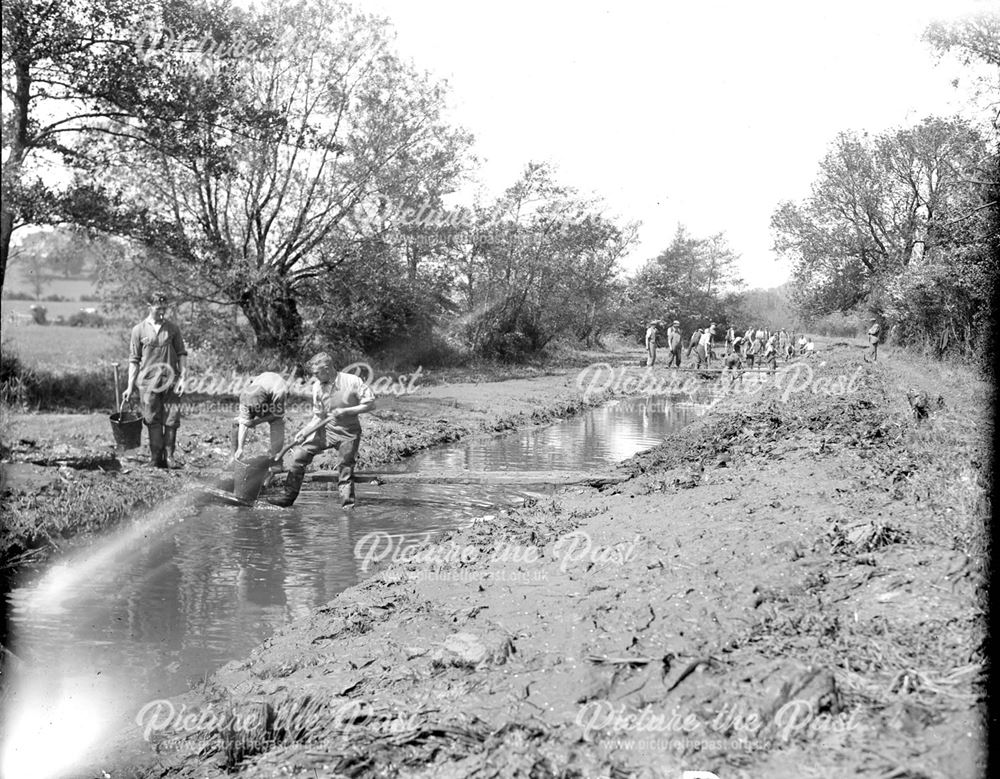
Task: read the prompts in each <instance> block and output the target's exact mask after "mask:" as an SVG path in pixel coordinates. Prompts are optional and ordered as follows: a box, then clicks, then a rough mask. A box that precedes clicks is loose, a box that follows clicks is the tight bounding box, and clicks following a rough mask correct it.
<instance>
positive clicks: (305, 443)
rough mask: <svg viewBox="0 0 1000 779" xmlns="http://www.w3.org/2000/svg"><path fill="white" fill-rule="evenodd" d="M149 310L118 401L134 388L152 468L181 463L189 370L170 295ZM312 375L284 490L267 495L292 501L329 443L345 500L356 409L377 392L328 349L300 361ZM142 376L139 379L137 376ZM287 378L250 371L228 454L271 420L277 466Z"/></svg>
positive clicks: (239, 452) (240, 449) (134, 340)
mask: <svg viewBox="0 0 1000 779" xmlns="http://www.w3.org/2000/svg"><path fill="white" fill-rule="evenodd" d="M148 304H149V315H148V316H147V317H146V319H144V320H143V321H141V322H140V323H139V324H137V325H136V326H135V327H134V328H133V329H132V337H131V341H130V346H129V372H128V383H127V384H126V386H125V391H124V392H123V393H122V400H123V402H125V401H129V400H131V398H132V396H133V394H138V397H139V405H140V407H141V411H142V417H143V422H144V423H145V425H146V429H147V431H148V438H149V451H150V464H151V465H152V466H154V467H157V468H180V467H182V465H181V463H180V461H179V460H178V459H177V456H176V450H177V429H178V427H180V423H181V396H182V395H183V394H184V382H185V373H186V371H187V349H186V348H185V346H184V339H183V338H182V337H181V331H180V328H179V327H178V326H177V325H176V324H174V323H173V322H171V321H170V320H168V319H167V318H166V312H167V309H168V308H169V300H168V298H167V296H166V295H165V294H163V293H154V294H152V295H150V296H149V298H148ZM305 372H306V374H307V375H308V376H309V377H310V378H311V381H312V387H311V394H312V419H311V420H310V422H309V424H307V425H306V426H305V427H304V428H302V430H301V431H300V432H298V433H297V434H296V435H295V437H294V438H293V441H294V443H295V446H294V447H292V449H291V452H290V454H291V461H292V463H291V466H290V467H289V468H288V473H287V476H286V479H285V486H284V491H283V492H282V493H281V494H279V495H276V496H274V497H271V498H268V501H269V502H271V503H273V504H275V505H276V506H291V505H292V503H294V502H295V499H296V498H297V497H298V495H299V491H300V489H301V487H302V482H303V479H304V477H305V471H306V468H307V467H308V465H309V464H310V463H311V462H312V461H313V458H314V457H315V456H316V455H318V454H319V453H320V452H323V451H325V450H327V449H336V450H337V455H338V466H337V469H338V485H337V486H338V492H339V494H340V498H341V502H342V505H343V506H345V507H351V506H353V505H354V502H355V492H354V465H355V462H356V461H357V456H358V447H359V445H360V443H361V423H360V422H359V421H358V416H359V415H360V414H364V413H367V412H369V411H372V410H373V409H374V408H375V395H374V393H373V392H372V389H371V387H369V386H368V385H367V384H366V383H365V382H364V381H362V380H361V378H359V377H358V376H355V375H353V374H350V373H343V372H341V371H338V370H337V369H336V368H335V367H334V364H333V359H332V358H331V357H330V355H328V354H326V353H325V352H320V353H319V354H317V355H315V356H314V357H313V358H312V359H310V360H309V362H307V363H306V365H305ZM140 379H141V381H140ZM289 389H290V388H289V386H288V382H286V381H285V379H284V378H283V377H282V376H281V375H280V374H278V373H273V372H264V373H261V374H259V375H258V376H255V377H254V378H253V379H252V380H251V381H250V382H249V383H248V384H247V386H246V387H245V389H244V390H243V391H242V392H241V393H240V397H239V411H238V414H237V417H236V419H234V420H233V426H232V445H233V450H232V453H233V456H234V458H235V459H237V460H239V459H241V458H242V457H243V453H244V446H245V445H246V439H247V433H248V431H249V430H250V429H252V428H254V427H256V426H258V425H260V424H263V423H265V422H266V423H268V424H269V426H270V431H269V432H270V453H271V456H272V458H274V466H273V470H274V471H280V470H282V468H281V465H280V462H279V460H278V455H279V454H280V453H281V451H282V450H283V449H284V445H285V419H284V417H285V405H286V401H287V398H288V394H289Z"/></svg>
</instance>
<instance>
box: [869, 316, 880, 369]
mask: <svg viewBox="0 0 1000 779" xmlns="http://www.w3.org/2000/svg"><path fill="white" fill-rule="evenodd" d="M881 331H882V328H880V327H879V325H878V319H876V318H875V317H872V326H871V327H869V328H868V345H869V346H871V353H870V354H866V355H865V362H869V361H870V362H878V338H879V333H880V332H881ZM869 357H870V358H871V359H870V360H869Z"/></svg>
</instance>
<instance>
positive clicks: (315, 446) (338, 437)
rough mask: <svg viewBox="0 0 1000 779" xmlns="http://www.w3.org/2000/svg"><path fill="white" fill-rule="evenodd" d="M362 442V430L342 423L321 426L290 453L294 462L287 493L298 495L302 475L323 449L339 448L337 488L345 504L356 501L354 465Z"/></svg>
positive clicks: (286, 481) (294, 496) (286, 482)
mask: <svg viewBox="0 0 1000 779" xmlns="http://www.w3.org/2000/svg"><path fill="white" fill-rule="evenodd" d="M360 445H361V433H360V432H357V433H352V432H350V431H348V430H345V429H344V428H342V427H337V426H335V425H327V426H326V427H322V428H320V429H319V430H318V431H317V432H316V433H315V434H313V435H312V436H311V437H310V438H308V439H306V440H305V441H304V442H302V443H301V444H298V445H297V446H295V447H293V448H292V450H291V452H289V454H290V455H291V458H292V464H291V465H290V466H289V467H288V476H287V478H286V480H285V495H286V496H287V497H289V498H291V499H292V500H294V499H295V498H297V497H298V495H299V490H300V489H301V488H302V479H303V477H304V476H305V473H306V468H308V467H309V464H310V463H311V462H312V461H313V458H314V457H316V455H318V454H319V453H320V452H325V451H326V450H327V449H336V450H337V455H338V462H337V471H338V478H337V492H338V493H339V494H340V502H341V505H344V506H353V505H354V465H355V463H356V462H357V460H358V447H359V446H360Z"/></svg>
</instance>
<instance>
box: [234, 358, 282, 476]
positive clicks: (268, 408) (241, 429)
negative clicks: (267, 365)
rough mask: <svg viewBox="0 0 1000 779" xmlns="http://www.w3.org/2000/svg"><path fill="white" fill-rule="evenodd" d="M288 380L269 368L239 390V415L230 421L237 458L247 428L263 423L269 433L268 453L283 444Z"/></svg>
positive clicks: (278, 450)
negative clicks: (265, 423) (267, 426)
mask: <svg viewBox="0 0 1000 779" xmlns="http://www.w3.org/2000/svg"><path fill="white" fill-rule="evenodd" d="M287 397H288V383H287V382H286V381H285V380H284V378H282V376H281V374H278V373H272V372H270V371H268V372H265V373H262V374H260V375H259V376H256V377H255V378H254V379H253V380H252V381H251V382H250V383H249V384H248V385H247V386H246V388H245V389H244V390H243V391H242V392H241V393H240V410H239V416H237V417H236V420H235V421H234V422H233V450H234V456H235V457H236V459H237V460H242V459H243V447H244V446H245V445H246V439H247V430H249V429H250V428H251V427H257V425H260V424H263V423H264V422H267V423H268V424H269V425H270V433H271V456H272V457H275V456H277V454H278V453H279V452H280V451H281V449H282V447H284V445H285V401H286V399H287Z"/></svg>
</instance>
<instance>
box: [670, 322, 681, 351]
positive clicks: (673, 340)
mask: <svg viewBox="0 0 1000 779" xmlns="http://www.w3.org/2000/svg"><path fill="white" fill-rule="evenodd" d="M667 346H668V347H669V348H670V351H672V352H676V351H678V350H679V349H680V348H681V331H680V330H679V329H678V328H676V327H673V326H671V327H669V328H668V329H667Z"/></svg>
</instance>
